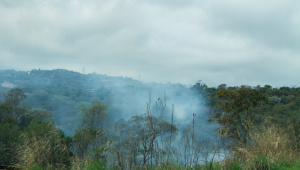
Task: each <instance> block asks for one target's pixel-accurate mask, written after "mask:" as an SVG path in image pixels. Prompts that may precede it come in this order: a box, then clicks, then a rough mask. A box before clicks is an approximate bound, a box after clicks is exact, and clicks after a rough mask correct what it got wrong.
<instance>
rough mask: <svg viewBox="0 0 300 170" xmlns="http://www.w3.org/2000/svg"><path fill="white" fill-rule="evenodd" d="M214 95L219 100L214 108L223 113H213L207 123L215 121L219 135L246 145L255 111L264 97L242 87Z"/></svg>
mask: <svg viewBox="0 0 300 170" xmlns="http://www.w3.org/2000/svg"><path fill="white" fill-rule="evenodd" d="M216 94H217V95H218V97H219V99H220V101H218V102H217V104H216V108H219V109H221V110H222V111H224V112H223V113H219V112H217V113H215V114H214V115H212V116H210V119H209V120H208V121H212V120H215V121H216V122H217V123H218V124H220V125H221V128H220V133H221V134H227V135H229V136H230V137H232V138H233V139H236V140H237V141H239V142H241V143H242V144H246V143H247V138H248V133H249V131H250V130H251V128H253V121H254V118H255V110H256V108H257V107H258V106H260V105H262V104H263V102H265V101H266V97H265V95H263V94H261V93H260V92H259V91H257V90H255V89H251V88H247V87H244V86H242V87H241V88H238V89H237V90H230V89H222V90H218V91H217V93H216Z"/></svg>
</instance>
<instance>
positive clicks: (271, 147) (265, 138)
mask: <svg viewBox="0 0 300 170" xmlns="http://www.w3.org/2000/svg"><path fill="white" fill-rule="evenodd" d="M250 141H251V142H249V144H248V145H246V146H236V147H234V148H235V150H236V152H234V153H233V157H234V160H235V161H236V160H238V161H239V162H240V163H241V164H243V167H244V168H245V169H258V168H259V167H260V166H261V165H260V164H262V162H264V164H267V166H270V164H276V163H279V162H282V161H285V162H294V161H296V160H297V159H299V150H298V143H297V137H296V135H295V130H294V128H293V127H292V126H289V127H288V128H283V127H281V126H276V125H274V124H269V125H267V126H264V127H262V128H260V129H257V130H255V131H253V132H251V133H250ZM258 158H259V159H261V160H260V162H261V163H259V161H258ZM263 159H264V160H263ZM231 163H232V160H229V162H227V164H231ZM268 169H269V168H268Z"/></svg>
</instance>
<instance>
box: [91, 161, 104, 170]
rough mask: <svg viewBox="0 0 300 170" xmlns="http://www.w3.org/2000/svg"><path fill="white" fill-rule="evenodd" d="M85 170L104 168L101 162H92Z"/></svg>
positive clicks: (100, 169)
mask: <svg viewBox="0 0 300 170" xmlns="http://www.w3.org/2000/svg"><path fill="white" fill-rule="evenodd" d="M86 169H87V170H105V169H106V168H105V166H104V165H103V163H102V162H101V161H96V160H94V161H93V163H92V164H91V165H90V166H87V167H86Z"/></svg>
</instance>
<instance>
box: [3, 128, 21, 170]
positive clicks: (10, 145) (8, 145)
mask: <svg viewBox="0 0 300 170" xmlns="http://www.w3.org/2000/svg"><path fill="white" fill-rule="evenodd" d="M19 135H20V130H19V127H18V126H17V125H13V124H0V165H12V164H14V163H16V159H15V155H16V145H17V144H19V143H20V140H19Z"/></svg>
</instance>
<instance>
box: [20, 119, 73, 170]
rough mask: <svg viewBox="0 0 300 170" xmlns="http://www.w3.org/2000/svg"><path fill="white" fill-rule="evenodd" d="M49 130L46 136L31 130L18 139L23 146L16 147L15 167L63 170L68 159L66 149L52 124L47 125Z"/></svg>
mask: <svg viewBox="0 0 300 170" xmlns="http://www.w3.org/2000/svg"><path fill="white" fill-rule="evenodd" d="M47 126H49V127H48V128H49V129H50V130H49V131H48V132H47V133H46V134H45V133H43V134H39V133H36V132H35V131H34V130H32V131H31V132H30V133H26V132H24V133H23V134H22V135H21V136H20V139H21V140H23V144H22V145H20V146H18V154H17V156H16V157H17V159H18V160H19V161H18V164H16V165H15V166H16V167H18V168H21V169H30V167H32V166H38V167H40V168H44V167H50V168H51V169H65V168H66V165H65V164H64V162H65V161H66V160H65V159H68V157H69V155H68V148H67V146H66V145H65V143H64V140H63V139H62V138H61V136H60V134H59V133H58V132H57V129H56V128H54V127H53V124H51V123H50V124H48V125H47Z"/></svg>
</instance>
